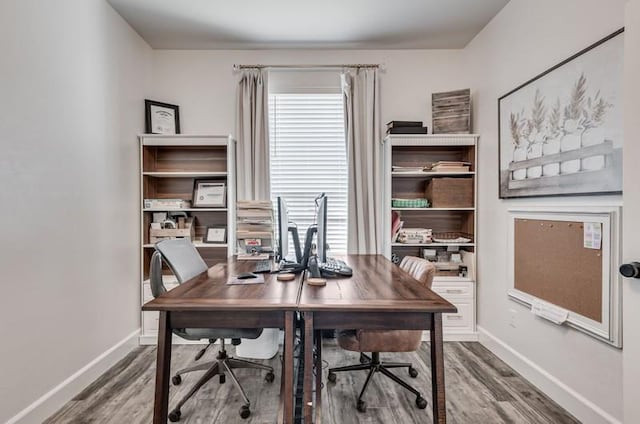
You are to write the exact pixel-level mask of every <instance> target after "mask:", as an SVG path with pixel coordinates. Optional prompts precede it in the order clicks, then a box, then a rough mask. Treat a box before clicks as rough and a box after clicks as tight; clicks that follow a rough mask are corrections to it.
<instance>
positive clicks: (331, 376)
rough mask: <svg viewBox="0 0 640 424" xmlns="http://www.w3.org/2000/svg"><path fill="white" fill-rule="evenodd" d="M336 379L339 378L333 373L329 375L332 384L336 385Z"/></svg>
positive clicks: (328, 378)
mask: <svg viewBox="0 0 640 424" xmlns="http://www.w3.org/2000/svg"><path fill="white" fill-rule="evenodd" d="M336 379H337V376H336V374H335V373H333V372H330V373H329V375H327V380H329V381H330V382H332V383H335V382H336Z"/></svg>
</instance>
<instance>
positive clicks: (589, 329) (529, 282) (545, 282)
mask: <svg viewBox="0 0 640 424" xmlns="http://www.w3.org/2000/svg"><path fill="white" fill-rule="evenodd" d="M589 209H590V208H580V209H575V210H540V211H532V210H527V211H516V210H512V211H510V213H511V219H510V221H511V228H510V234H509V243H510V249H509V250H510V253H511V256H512V257H511V261H510V262H511V263H510V266H509V271H510V272H509V275H510V279H511V286H510V290H509V296H510V297H511V298H513V299H514V300H517V301H520V302H521V303H525V304H527V305H533V304H535V303H538V304H539V303H540V302H542V304H544V305H549V307H551V308H555V309H556V310H559V311H565V312H567V313H568V318H567V321H566V324H567V325H568V326H569V327H573V328H576V329H578V330H581V331H584V332H586V333H588V334H591V335H593V336H595V337H597V338H599V339H601V340H604V341H606V342H608V343H610V344H613V345H615V346H620V327H621V326H620V291H619V287H618V286H619V278H618V276H617V272H616V270H617V265H618V260H617V255H618V251H619V247H618V244H619V237H618V231H619V222H618V220H619V210H618V209H619V208H613V209H612V208H592V210H591V211H590V210H589ZM594 225H597V228H599V229H601V243H600V245H599V246H597V248H593V247H594V246H592V245H591V246H590V245H589V243H588V241H587V244H586V245H585V238H587V239H589V237H588V234H589V233H588V231H587V232H585V226H587V230H589V229H590V228H593V226H594ZM587 246H590V247H587Z"/></svg>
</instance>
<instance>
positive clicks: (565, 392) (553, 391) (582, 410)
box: [477, 326, 622, 424]
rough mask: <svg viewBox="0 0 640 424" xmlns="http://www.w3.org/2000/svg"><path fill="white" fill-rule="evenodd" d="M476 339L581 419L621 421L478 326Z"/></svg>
mask: <svg viewBox="0 0 640 424" xmlns="http://www.w3.org/2000/svg"><path fill="white" fill-rule="evenodd" d="M477 329H478V334H479V341H480V343H481V344H482V345H483V346H485V347H486V348H487V349H489V350H490V351H491V352H493V353H494V354H495V355H496V356H497V357H499V358H500V359H502V360H503V361H505V362H506V363H507V364H508V365H509V366H510V367H512V368H513V369H515V370H516V371H517V372H518V373H520V374H522V376H523V377H524V378H526V379H527V380H528V381H530V382H531V383H532V384H533V385H534V386H536V387H537V388H538V389H540V390H541V391H542V392H544V393H545V394H546V395H547V396H549V397H550V398H551V399H553V400H554V401H555V402H557V403H558V404H559V405H560V406H562V407H563V408H564V409H566V410H567V411H569V413H571V414H572V415H573V416H574V417H576V418H577V419H578V420H580V421H581V422H583V423H594V424H595V423H602V424H605V423H606V424H622V422H621V421H619V420H617V419H616V418H615V417H613V416H611V415H610V414H609V413H608V412H606V411H604V410H603V409H602V408H600V407H599V406H598V405H596V404H595V403H593V402H591V401H590V400H588V399H586V398H585V397H584V396H582V395H581V394H580V393H578V392H576V391H575V390H574V389H572V388H571V387H569V386H567V385H566V384H565V383H563V382H562V381H560V380H559V379H557V378H556V377H554V376H553V375H551V374H550V373H549V372H547V371H545V370H544V369H543V368H541V367H540V366H539V365H537V364H536V363H534V362H533V361H531V360H530V359H529V358H527V357H526V356H524V355H522V354H521V353H520V352H517V351H516V350H514V349H513V348H512V347H511V346H509V345H507V344H506V343H505V342H503V341H502V340H500V339H499V338H497V337H496V336H494V335H493V334H491V333H490V332H488V331H487V330H485V329H484V328H482V327H481V326H478V327H477Z"/></svg>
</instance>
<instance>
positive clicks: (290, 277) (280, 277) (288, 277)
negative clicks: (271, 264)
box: [276, 272, 296, 281]
mask: <svg viewBox="0 0 640 424" xmlns="http://www.w3.org/2000/svg"><path fill="white" fill-rule="evenodd" d="M276 278H277V279H278V281H291V280H293V279H295V278H296V275H295V274H291V273H289V272H286V273H283V274H278V276H277V277H276Z"/></svg>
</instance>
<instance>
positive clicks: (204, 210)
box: [142, 208, 229, 212]
mask: <svg viewBox="0 0 640 424" xmlns="http://www.w3.org/2000/svg"><path fill="white" fill-rule="evenodd" d="M228 210H229V209H228V208H181V209H170V208H145V209H142V212H227V211H228Z"/></svg>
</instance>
